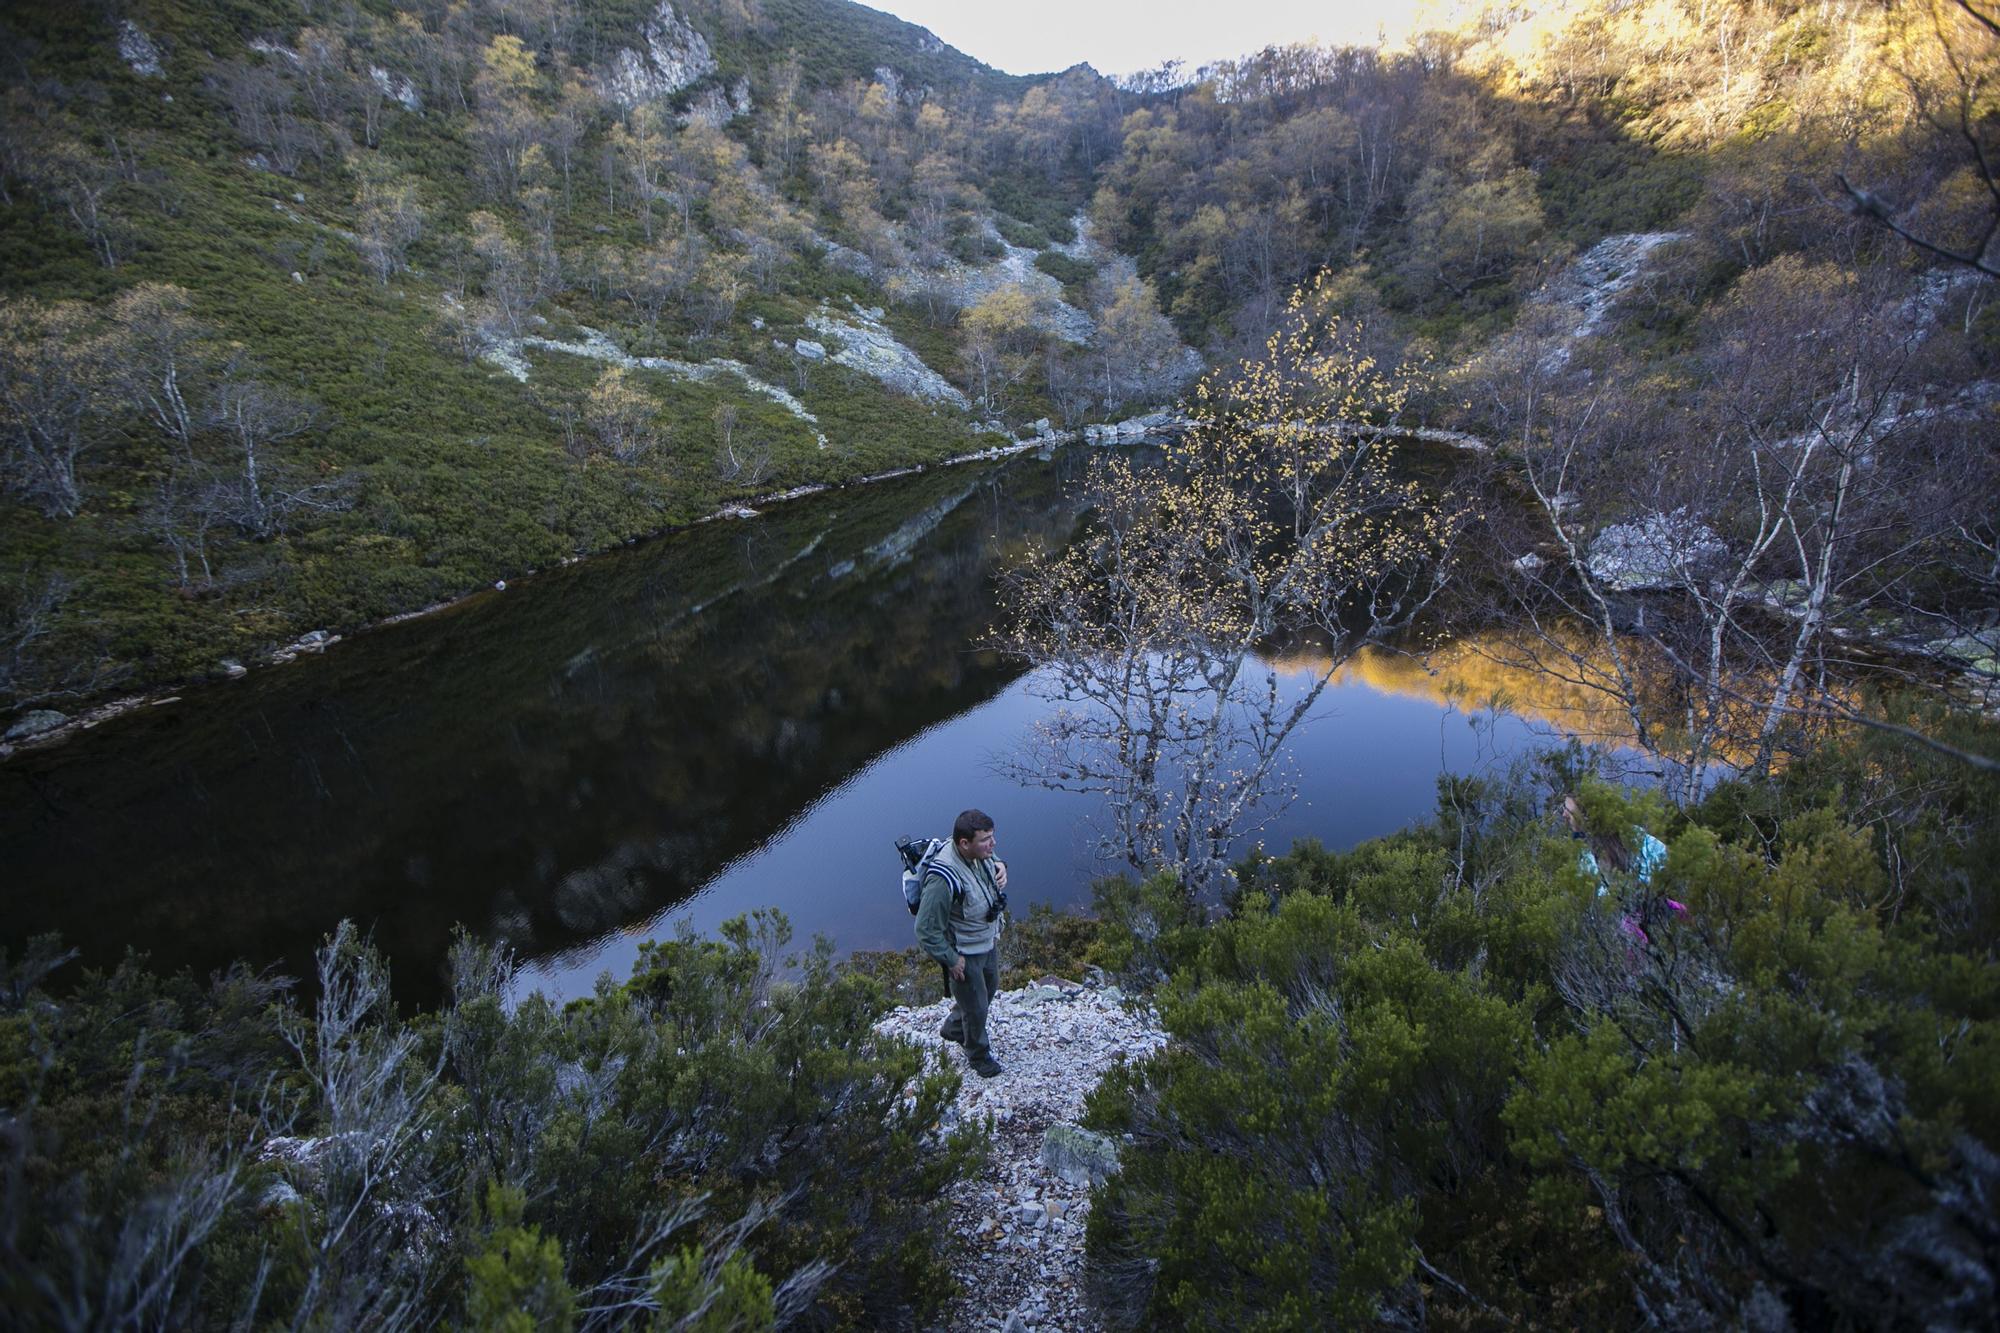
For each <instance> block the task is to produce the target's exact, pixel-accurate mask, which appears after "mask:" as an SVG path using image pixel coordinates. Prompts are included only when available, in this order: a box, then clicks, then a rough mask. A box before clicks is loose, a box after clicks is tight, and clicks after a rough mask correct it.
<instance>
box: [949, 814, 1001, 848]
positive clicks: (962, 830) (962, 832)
mask: <svg viewBox="0 0 2000 1333" xmlns="http://www.w3.org/2000/svg"><path fill="white" fill-rule="evenodd" d="M992 827H993V816H991V815H989V814H987V813H986V812H985V811H984V810H961V811H960V812H959V815H958V818H957V819H955V820H953V821H952V824H951V840H952V841H953V842H971V841H972V840H973V839H974V838H976V837H978V836H979V835H980V834H982V833H984V832H986V830H988V829H990V828H992Z"/></svg>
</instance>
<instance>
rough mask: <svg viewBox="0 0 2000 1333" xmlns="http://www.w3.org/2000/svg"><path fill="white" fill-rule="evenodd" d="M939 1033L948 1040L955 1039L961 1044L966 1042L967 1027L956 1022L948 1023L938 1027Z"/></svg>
mask: <svg viewBox="0 0 2000 1333" xmlns="http://www.w3.org/2000/svg"><path fill="white" fill-rule="evenodd" d="M938 1035H939V1036H940V1037H943V1038H944V1039H945V1040H946V1041H955V1042H957V1043H958V1044H959V1045H961V1046H963V1045H964V1044H965V1029H964V1028H962V1027H959V1026H957V1025H956V1024H953V1023H946V1024H945V1025H944V1026H943V1027H941V1028H939V1029H938Z"/></svg>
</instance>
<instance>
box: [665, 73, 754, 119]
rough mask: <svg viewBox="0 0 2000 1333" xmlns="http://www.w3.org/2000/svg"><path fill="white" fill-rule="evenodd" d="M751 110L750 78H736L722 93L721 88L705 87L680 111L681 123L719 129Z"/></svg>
mask: <svg viewBox="0 0 2000 1333" xmlns="http://www.w3.org/2000/svg"><path fill="white" fill-rule="evenodd" d="M750 111H751V101H750V80H748V79H738V80H737V81H736V82H735V83H733V84H731V85H730V86H729V91H728V92H727V93H724V92H723V91H722V89H721V88H719V87H718V88H705V89H703V90H702V91H701V92H700V93H699V94H698V95H697V96H696V97H695V99H694V101H692V102H690V103H689V104H688V109H687V110H686V111H684V112H682V113H681V124H683V125H706V126H708V127H709V128H711V129H720V128H721V127H722V126H724V125H727V124H728V123H729V122H730V121H732V120H734V119H736V118H737V117H738V116H747V115H749V114H750Z"/></svg>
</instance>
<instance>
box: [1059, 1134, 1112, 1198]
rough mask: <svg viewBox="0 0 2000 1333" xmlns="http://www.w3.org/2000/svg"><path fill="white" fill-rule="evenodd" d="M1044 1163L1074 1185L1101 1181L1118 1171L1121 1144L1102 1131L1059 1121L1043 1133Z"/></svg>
mask: <svg viewBox="0 0 2000 1333" xmlns="http://www.w3.org/2000/svg"><path fill="white" fill-rule="evenodd" d="M1042 1165H1043V1166H1045V1167H1047V1168H1048V1169H1049V1170H1050V1171H1052V1172H1054V1173H1055V1174H1056V1175H1057V1176H1058V1177H1060V1178H1061V1179H1062V1180H1063V1181H1065V1182H1066V1183H1068V1184H1070V1185H1075V1186H1078V1187H1081V1186H1085V1185H1101V1184H1103V1183H1104V1182H1105V1181H1106V1180H1109V1179H1110V1178H1111V1177H1112V1176H1114V1175H1116V1174H1117V1173H1118V1146H1117V1145H1116V1144H1114V1143H1113V1142H1112V1141H1111V1140H1110V1139H1107V1138H1105V1137H1104V1136H1103V1135H1102V1134H1093V1133H1091V1132H1090V1131H1089V1130H1087V1129H1084V1128H1082V1127H1081V1126H1078V1125H1072V1124H1067V1123H1063V1122H1058V1123H1056V1124H1053V1125H1050V1126H1049V1128H1048V1132H1047V1133H1045V1134H1043V1135H1042Z"/></svg>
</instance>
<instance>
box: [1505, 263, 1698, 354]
mask: <svg viewBox="0 0 2000 1333" xmlns="http://www.w3.org/2000/svg"><path fill="white" fill-rule="evenodd" d="M1686 236H1687V233H1686V232H1682V231H1648V232H1629V233H1626V234H1624V235H1621V236H1607V237H1605V238H1604V239H1603V240H1601V241H1599V242H1598V243H1597V244H1596V245H1593V246H1591V247H1590V249H1588V250H1586V251H1584V253H1583V254H1581V255H1580V256H1578V257H1577V259H1576V261H1575V262H1574V263H1572V264H1571V265H1570V266H1569V267H1568V268H1567V269H1565V270H1564V271H1563V272H1562V274H1561V275H1560V276H1559V277H1557V278H1556V279H1555V280H1554V281H1553V282H1551V283H1549V284H1548V285H1547V286H1546V287H1544V288H1542V290H1541V291H1539V292H1537V293H1536V294H1535V297H1534V300H1535V303H1536V304H1539V305H1544V306H1553V307H1556V308H1558V309H1564V310H1570V311H1574V312H1575V314H1576V316H1577V324H1576V327H1575V328H1573V329H1571V330H1570V332H1569V335H1568V338H1567V340H1566V341H1563V342H1559V343H1557V344H1556V345H1555V346H1554V347H1552V348H1550V349H1549V351H1548V352H1547V353H1546V354H1545V355H1544V357H1543V360H1542V369H1543V370H1544V371H1545V372H1548V373H1553V372H1555V371H1558V370H1561V369H1562V368H1563V366H1565V365H1567V364H1568V363H1569V357H1570V344H1571V343H1574V342H1575V341H1576V340H1577V339H1579V338H1588V337H1591V336H1592V335H1594V334H1596V333H1597V332H1598V331H1599V330H1600V329H1602V328H1603V327H1604V322H1605V321H1606V320H1607V319H1608V318H1610V315H1611V310H1612V307H1613V306H1615V305H1616V304H1617V303H1618V298H1619V297H1620V296H1622V295H1623V294H1624V293H1625V292H1626V291H1627V290H1629V289H1630V288H1631V286H1632V285H1633V284H1634V283H1636V282H1637V281H1638V280H1639V276H1640V274H1641V273H1642V272H1643V271H1644V268H1645V264H1646V259H1647V257H1648V256H1650V255H1651V254H1652V253H1653V251H1655V250H1657V249H1658V248H1659V247H1661V246H1663V245H1666V244H1669V243H1670V242H1673V241H1678V240H1683V239H1685V238H1686Z"/></svg>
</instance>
